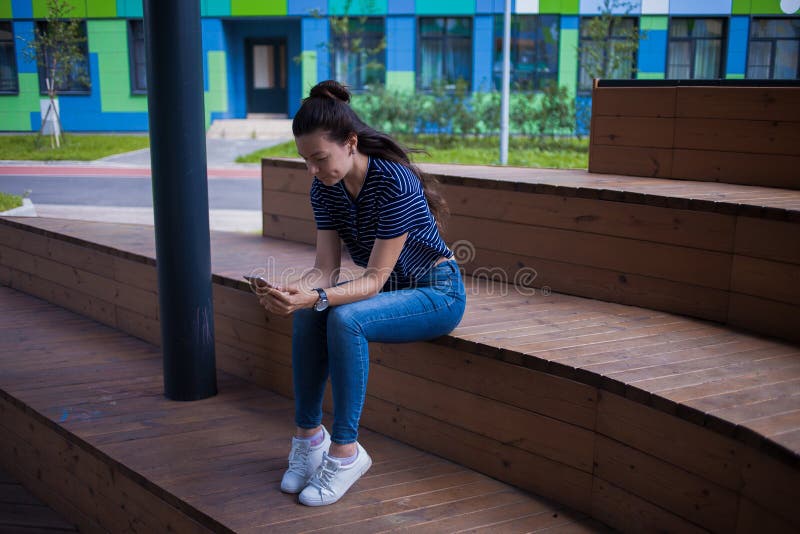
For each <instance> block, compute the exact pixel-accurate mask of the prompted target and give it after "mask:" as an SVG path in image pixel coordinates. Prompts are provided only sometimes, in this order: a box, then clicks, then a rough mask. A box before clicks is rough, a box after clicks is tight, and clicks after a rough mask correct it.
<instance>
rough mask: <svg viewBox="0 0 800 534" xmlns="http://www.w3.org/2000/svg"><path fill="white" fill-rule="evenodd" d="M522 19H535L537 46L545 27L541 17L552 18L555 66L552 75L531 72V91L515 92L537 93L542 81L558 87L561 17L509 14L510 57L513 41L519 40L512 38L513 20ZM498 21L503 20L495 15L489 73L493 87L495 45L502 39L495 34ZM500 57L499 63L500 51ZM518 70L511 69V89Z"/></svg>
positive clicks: (547, 14)
mask: <svg viewBox="0 0 800 534" xmlns="http://www.w3.org/2000/svg"><path fill="white" fill-rule="evenodd" d="M522 17H532V18H534V19H535V21H536V37H537V40H536V43H537V44H538V40H539V38H541V37H542V36H543V28H544V27H545V26H543V25H542V17H552V18H553V20H554V21H555V23H556V26H557V29H556V33H557V35H556V39H557V41H556V51H555V66H556V68H555V71H554V72H553V73H552V74H548V75H547V76H541V75H539V74H538V73H537V72H536V71H535V70H534V71H533V88H532V89H518V90H517V92H521V93H535V92H537V91H541V90H542V89H543V88H544V84H543V80H547V81H553V82H555V83H556V85H558V74H559V70H560V68H561V61H560V60H561V57H560V54H559V50H558V47H559V46H560V39H561V17H560V16H558V15H555V14H549V13H545V14H541V13H535V14H534V13H512V14H511V26H512V28H511V43H510V46H511V55H512V56H513V54H514V42H515V40H516V41H518V40H519V39H514V37H513V36H514V28H513V26H514V19H515V18H516V19H518V20H519V19H520V18H522ZM498 19H500V20H502V19H503V15H498V14H495V15H494V17H493V19H492V69H491V71H492V85H493V86H495V82H496V80H495V78H496V76H497V74H496V72H497V71H496V70H495V68H494V66H495V64H496V63H497V61H496V50H495V45H496V42H497V39H498V38H499V39H500V41H501V42H502V39H503V35H502V34H500V35H499V36H498V35H497V34H496V33H495V30H496V29H497V21H498ZM501 27H502V26H501ZM535 46H536V45H535ZM517 54H519V52H517ZM500 57H501V61H502V50H501V53H500ZM539 59H540V56H539V48H538V46H536V60H537V62H538V61H539ZM518 70H519V69H515V68H514V67H513V66H512V68H511V73H510V74H511V75H510V78H511V85H512V87H513V84H514V81H515V80H514V73H515V72H516V71H518ZM501 79H502V71H501ZM496 88H497V89H498V90H499V87H496Z"/></svg>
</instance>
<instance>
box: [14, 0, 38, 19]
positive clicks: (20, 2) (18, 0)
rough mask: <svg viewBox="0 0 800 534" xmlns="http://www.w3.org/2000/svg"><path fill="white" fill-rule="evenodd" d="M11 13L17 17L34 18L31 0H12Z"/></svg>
mask: <svg viewBox="0 0 800 534" xmlns="http://www.w3.org/2000/svg"><path fill="white" fill-rule="evenodd" d="M11 14H12V16H13V17H14V18H15V19H31V18H33V7H32V6H31V0H11Z"/></svg>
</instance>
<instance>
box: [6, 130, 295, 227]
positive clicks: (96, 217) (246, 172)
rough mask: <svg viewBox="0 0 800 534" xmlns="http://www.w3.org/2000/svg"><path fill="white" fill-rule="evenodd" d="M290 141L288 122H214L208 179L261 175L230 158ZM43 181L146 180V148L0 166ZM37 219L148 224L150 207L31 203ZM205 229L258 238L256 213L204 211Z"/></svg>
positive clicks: (208, 144) (208, 149) (251, 165)
mask: <svg viewBox="0 0 800 534" xmlns="http://www.w3.org/2000/svg"><path fill="white" fill-rule="evenodd" d="M291 139H292V133H291V121H290V120H288V119H282V120H279V119H268V120H258V121H252V120H248V121H236V120H227V121H215V123H214V125H212V128H211V129H209V132H208V135H207V140H206V156H207V162H208V178H209V179H210V180H211V179H224V178H253V179H257V178H259V177H260V176H261V165H260V164H258V163H236V158H237V157H239V156H243V155H246V154H250V153H252V152H255V151H256V150H259V149H262V148H267V147H270V146H273V145H276V144H279V143H283V142H286V141H289V140H291ZM4 174H5V175H26V176H35V175H46V176H55V175H57V176H108V177H114V176H127V177H130V176H139V177H149V176H150V149H149V148H146V149H144V150H136V151H133V152H127V153H124V154H116V155H114V156H109V157H106V158H101V159H98V160H95V161H88V162H87V161H52V162H51V161H48V162H42V161H0V176H2V175H4ZM35 210H36V214H37V215H38V216H39V217H53V218H60V219H77V220H84V221H104V222H118V223H133V224H147V225H152V224H153V209H152V208H132V207H109V206H85V205H67V204H36V205H35ZM209 226H210V228H211V230H218V231H227V232H242V233H255V234H260V233H261V211H260V210H237V209H212V210H209Z"/></svg>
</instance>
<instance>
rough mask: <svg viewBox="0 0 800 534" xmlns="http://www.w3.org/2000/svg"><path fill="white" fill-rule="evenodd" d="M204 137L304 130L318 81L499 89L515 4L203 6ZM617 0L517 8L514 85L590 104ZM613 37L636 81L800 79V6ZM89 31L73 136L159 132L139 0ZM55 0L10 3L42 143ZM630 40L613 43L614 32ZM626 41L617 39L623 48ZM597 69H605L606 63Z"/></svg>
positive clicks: (23, 102)
mask: <svg viewBox="0 0 800 534" xmlns="http://www.w3.org/2000/svg"><path fill="white" fill-rule="evenodd" d="M198 1H199V2H201V11H202V17H203V18H202V32H203V34H202V41H203V66H204V90H205V103H206V125H207V126H208V125H209V124H210V123H211V122H212V121H213V120H214V119H216V118H244V117H246V116H248V114H285V115H287V116H289V117H291V116H293V114H294V113H295V112H296V110H297V109H298V107H299V105H300V101H301V98H302V96H303V95H304V94H306V93H307V91H308V89H309V88H310V87H311V86H312V85H313V84H315V83H316V82H317V81H318V80H324V79H328V78H331V77H336V78H337V79H342V80H343V81H346V82H347V83H348V84H349V85H351V87H352V88H353V89H354V90H355V91H359V90H369V86H370V84H371V83H375V82H381V83H385V84H386V86H387V87H389V88H393V89H400V90H409V91H415V90H416V91H426V90H430V89H431V88H432V87H433V86H434V85H435V84H437V83H444V84H445V85H450V84H454V83H455V82H456V80H458V79H461V80H463V82H464V83H466V84H467V85H468V87H469V89H470V90H471V91H487V90H492V89H495V88H497V87H499V81H500V65H501V61H500V59H501V58H500V51H501V43H502V12H503V7H504V1H503V0H198ZM603 4H604V1H603V0H513V2H512V10H513V15H512V43H511V44H512V47H511V61H512V84H513V86H514V88H515V90H517V91H536V90H538V89H540V88H541V87H542V86H543V84H546V83H557V84H559V85H561V86H565V87H566V88H567V89H568V91H569V92H570V93H571V94H573V95H575V96H576V97H578V98H579V99H586V98H587V95H588V91H589V88H590V84H591V78H590V77H589V76H588V75H587V74H586V72H585V69H582V68H581V64H582V63H586V62H587V61H589V58H588V56H587V57H581V56H582V54H579V52H578V50H579V44H581V40H584V41H586V40H587V39H589V38H590V37H589V31H588V24H589V22H590V21H591V19H592V17H596V16H597V15H598V14H599V11H600V9H601V8H602V6H603ZM611 4H612V5H617V4H627V5H624V6H622V5H620V6H618V7H616V8H615V11H616V14H618V15H619V16H620V19H619V20H620V23H619V24H617V25H616V26H615V27H616V28H618V29H619V31H620V35H622V32H623V31H630V30H631V29H633V30H634V31H638V32H639V33H640V34H641V35H642V38H641V40H640V44H639V48H638V51H637V52H636V54H635V55H632V56H631V57H630V58H629V60H627V61H624V62H622V63H621V65H620V66H619V67H618V68H617V72H615V76H617V77H622V78H640V79H661V78H684V79H685V78H770V79H775V78H789V79H798V77H800V0H702V1H697V0H634V1H632V2H627V3H626V2H619V1H612V2H611ZM72 5H73V8H74V9H73V11H72V13H71V16H73V17H76V18H80V19H82V21H83V25H82V27H83V29H84V31H85V34H86V38H87V39H86V46H85V61H84V62H83V64H82V66H81V68H82V69H84V72H85V73H86V74H87V75H88V76H87V77H86V78H87V79H88V80H90V83H88V84H87V83H85V82H83V83H82V82H80V81H75V82H74V83H69V84H67V86H66V87H63V88H62V95H61V96H60V98H59V106H60V112H61V117H62V122H63V124H64V127H65V128H66V129H67V130H69V131H144V130H147V100H146V99H147V81H146V76H145V70H146V69H145V59H144V56H145V52H144V50H145V48H144V24H143V21H142V2H141V0H72ZM46 13H47V3H46V0H0V130H3V131H36V130H38V129H39V126H40V123H41V115H40V109H41V108H40V99H41V98H42V97H43V95H44V94H45V93H44V86H43V82H42V80H41V77H40V76H39V72H38V68H37V65H36V63H35V62H31V61H29V60H26V58H25V56H24V54H23V48H24V40H30V39H31V38H32V37H33V34H34V28H35V27H36V26H37V25H42V24H43V22H42V20H43V19H44V18H45V16H46ZM616 31H617V30H615V32H616ZM614 38H616V33H615V34H614V35H612V39H614ZM595 61H596V59H595Z"/></svg>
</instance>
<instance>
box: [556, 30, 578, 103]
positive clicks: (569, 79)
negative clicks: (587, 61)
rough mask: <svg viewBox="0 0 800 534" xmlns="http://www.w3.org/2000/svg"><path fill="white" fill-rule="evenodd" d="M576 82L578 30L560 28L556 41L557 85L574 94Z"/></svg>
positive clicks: (571, 94)
mask: <svg viewBox="0 0 800 534" xmlns="http://www.w3.org/2000/svg"><path fill="white" fill-rule="evenodd" d="M577 84H578V30H574V29H567V30H564V29H562V30H561V36H560V37H559V43H558V85H561V86H564V87H566V88H567V90H568V91H569V94H570V96H573V97H574V96H575V88H576V86H577Z"/></svg>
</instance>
